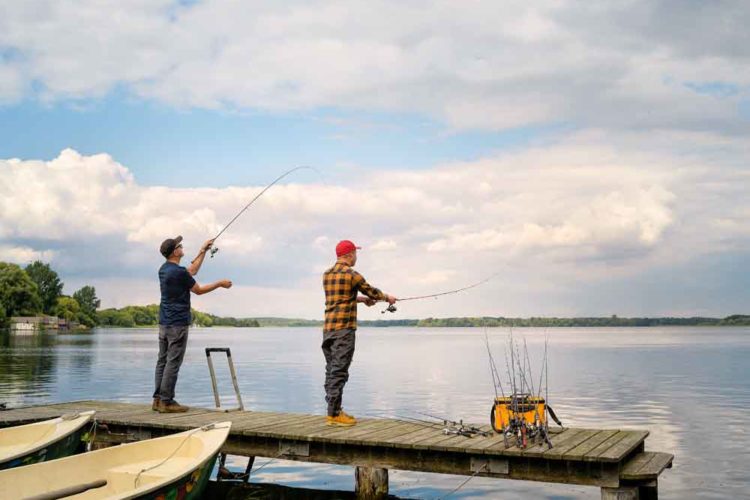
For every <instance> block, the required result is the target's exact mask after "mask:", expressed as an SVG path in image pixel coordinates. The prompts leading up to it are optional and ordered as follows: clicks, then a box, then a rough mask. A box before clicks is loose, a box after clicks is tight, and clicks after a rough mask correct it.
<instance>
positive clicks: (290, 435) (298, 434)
mask: <svg viewBox="0 0 750 500" xmlns="http://www.w3.org/2000/svg"><path fill="white" fill-rule="evenodd" d="M325 429H330V426H329V425H328V424H327V423H326V418H325V417H324V416H321V415H316V416H314V417H313V418H312V419H311V420H304V421H301V422H298V423H297V424H295V425H290V426H286V427H284V429H283V430H282V431H281V432H279V433H278V436H279V437H280V438H282V439H293V440H297V441H311V438H310V436H309V435H310V434H311V433H315V432H320V431H323V430H325Z"/></svg>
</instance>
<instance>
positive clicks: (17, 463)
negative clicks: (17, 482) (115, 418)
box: [0, 426, 85, 470]
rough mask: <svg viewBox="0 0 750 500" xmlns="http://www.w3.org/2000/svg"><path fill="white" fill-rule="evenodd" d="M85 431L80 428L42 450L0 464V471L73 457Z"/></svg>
mask: <svg viewBox="0 0 750 500" xmlns="http://www.w3.org/2000/svg"><path fill="white" fill-rule="evenodd" d="M84 427H85V426H84ZM84 432H85V429H84V428H83V427H81V428H80V429H78V430H76V431H75V432H73V433H71V434H68V435H67V436H65V437H64V438H62V439H59V440H57V441H55V442H53V443H50V444H48V445H47V446H45V447H44V448H41V449H39V450H37V451H33V452H31V453H28V454H26V455H24V456H22V457H18V458H14V459H12V460H8V461H5V462H0V470H5V469H12V468H14V467H22V466H24V465H31V464H37V463H39V462H46V461H48V460H55V459H57V458H65V457H69V456H71V455H75V454H76V453H77V452H78V451H79V449H80V446H81V437H82V436H83V433H84Z"/></svg>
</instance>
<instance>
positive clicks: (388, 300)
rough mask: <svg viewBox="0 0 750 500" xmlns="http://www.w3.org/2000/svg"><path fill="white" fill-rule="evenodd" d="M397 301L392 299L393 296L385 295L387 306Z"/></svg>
mask: <svg viewBox="0 0 750 500" xmlns="http://www.w3.org/2000/svg"><path fill="white" fill-rule="evenodd" d="M397 300H398V299H397V298H396V297H394V296H393V295H388V294H385V301H386V302H388V303H389V304H391V305H393V304H395V303H396V301H397Z"/></svg>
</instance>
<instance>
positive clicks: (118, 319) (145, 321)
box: [97, 304, 260, 328]
mask: <svg viewBox="0 0 750 500" xmlns="http://www.w3.org/2000/svg"><path fill="white" fill-rule="evenodd" d="M191 314H192V317H193V324H194V325H196V326H204V327H209V326H238V327H258V326H260V324H259V323H258V321H257V320H255V319H252V318H232V317H221V316H216V315H213V314H208V313H204V312H200V311H197V310H195V309H191ZM97 316H98V319H99V325H100V326H117V327H125V328H130V327H135V326H156V325H158V324H159V305H158V304H150V305H147V306H125V307H122V308H120V309H115V308H110V309H102V310H101V311H98V312H97Z"/></svg>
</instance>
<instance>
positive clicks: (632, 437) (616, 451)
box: [599, 431, 648, 462]
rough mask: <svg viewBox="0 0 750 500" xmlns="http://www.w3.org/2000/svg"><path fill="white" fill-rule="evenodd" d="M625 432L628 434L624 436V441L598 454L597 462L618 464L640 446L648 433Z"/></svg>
mask: <svg viewBox="0 0 750 500" xmlns="http://www.w3.org/2000/svg"><path fill="white" fill-rule="evenodd" d="M626 432H628V435H627V436H625V439H623V440H621V441H619V442H618V443H616V444H615V445H613V446H612V447H611V448H608V449H607V450H605V451H603V452H602V453H600V454H599V461H604V462H619V461H620V460H622V459H623V458H625V457H626V456H627V455H628V453H630V452H631V451H633V450H635V449H636V448H637V447H638V446H641V445H642V444H643V441H645V439H646V437H647V436H648V431H626Z"/></svg>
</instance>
